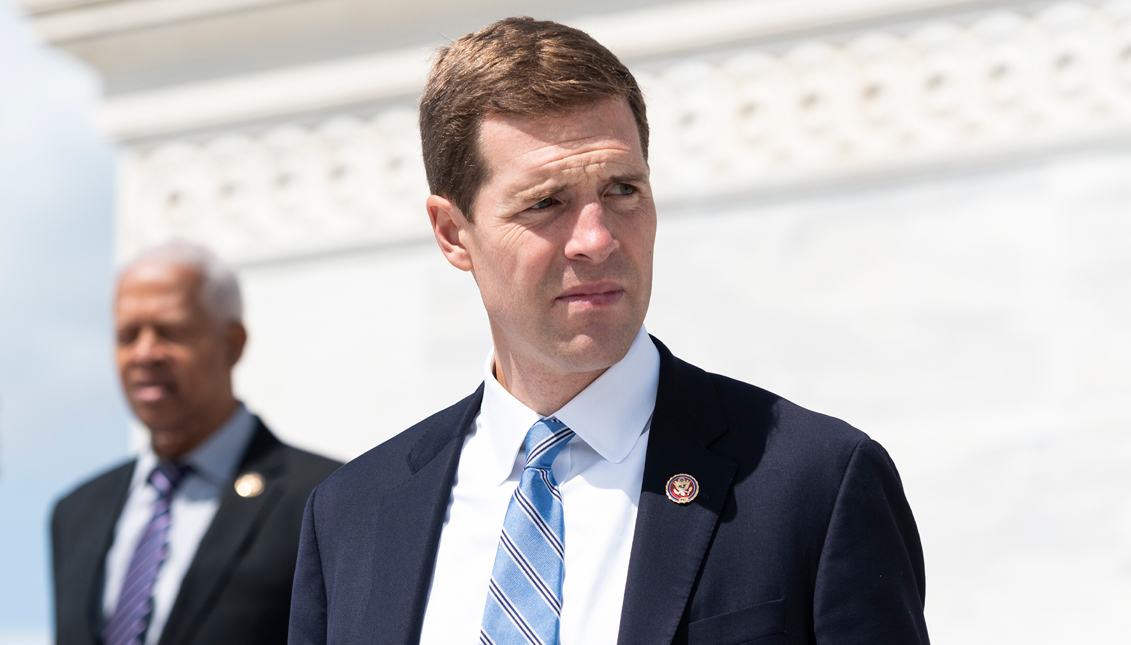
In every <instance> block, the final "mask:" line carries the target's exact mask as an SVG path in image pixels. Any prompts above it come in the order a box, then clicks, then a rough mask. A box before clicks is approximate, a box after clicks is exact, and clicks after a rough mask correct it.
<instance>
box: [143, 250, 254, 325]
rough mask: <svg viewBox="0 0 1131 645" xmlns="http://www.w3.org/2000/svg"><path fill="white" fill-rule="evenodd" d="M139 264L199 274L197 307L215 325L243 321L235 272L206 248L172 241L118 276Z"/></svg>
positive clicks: (149, 252) (241, 302)
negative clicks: (178, 267)
mask: <svg viewBox="0 0 1131 645" xmlns="http://www.w3.org/2000/svg"><path fill="white" fill-rule="evenodd" d="M142 264H178V265H183V266H189V267H192V268H194V269H197V270H198V271H200V275H201V277H202V280H201V284H200V294H199V295H200V304H201V305H203V306H204V308H205V309H207V310H208V313H210V314H212V318H213V320H214V321H215V322H216V323H217V324H222V323H229V322H242V321H243V297H242V296H240V283H239V280H237V279H236V272H235V271H233V270H232V267H230V266H228V264H227V263H226V262H224V261H223V260H221V259H220V258H219V257H217V256H216V254H215V253H213V252H212V251H211V250H209V249H208V248H207V247H205V246H202V245H200V244H193V243H192V242H185V241H183V240H173V241H171V242H166V243H164V244H159V245H157V246H153V247H150V248H148V249H146V250H144V251H142V252H141V253H139V254H138V256H137V257H135V258H134V259H133V261H132V262H130V263H129V264H127V265H126V266H125V267H124V268H123V269H122V273H125V272H126V271H128V270H130V269H131V268H133V267H136V266H140V265H142Z"/></svg>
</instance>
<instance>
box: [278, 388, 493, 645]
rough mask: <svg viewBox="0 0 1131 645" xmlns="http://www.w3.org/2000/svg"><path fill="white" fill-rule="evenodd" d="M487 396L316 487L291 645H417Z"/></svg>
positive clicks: (439, 416) (306, 519)
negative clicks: (466, 447) (461, 469)
mask: <svg viewBox="0 0 1131 645" xmlns="http://www.w3.org/2000/svg"><path fill="white" fill-rule="evenodd" d="M482 395H483V388H482V387H480V388H479V389H478V390H477V391H476V392H475V393H474V394H472V395H471V396H469V397H467V398H465V399H463V400H462V401H460V402H459V403H456V404H455V405H453V406H451V407H449V408H447V409H445V410H442V411H441V412H438V413H436V414H434V415H432V416H430V417H428V418H427V419H425V420H424V421H421V422H420V423H418V424H416V425H414V426H412V427H411V428H409V429H407V430H405V431H404V432H401V433H400V434H398V435H396V436H395V437H393V438H392V439H389V440H388V441H386V442H384V443H382V444H381V445H379V446H377V447H376V448H374V449H372V450H370V451H369V452H367V453H365V454H363V455H361V456H360V457H358V458H357V459H354V460H353V461H351V462H350V463H348V464H346V465H345V466H343V467H342V468H340V469H339V470H338V471H337V472H336V473H334V474H333V475H331V476H330V478H329V479H327V480H326V481H325V482H324V483H322V485H320V486H318V487H317V488H315V489H314V492H313V493H311V495H310V500H309V501H308V502H307V507H306V514H305V515H304V516H303V527H302V541H301V543H300V545H299V556H298V567H297V569H296V572H295V585H294V601H293V603H292V605H291V626H290V640H289V642H291V643H302V644H308V643H326V642H330V641H332V642H343V643H354V642H381V643H406V644H407V643H413V642H418V641H419V640H420V625H421V620H422V618H423V613H424V605H425V603H426V601H427V598H428V588H429V585H430V583H431V572H432V569H433V567H434V565H435V556H436V545H437V543H438V542H439V538H440V530H441V527H442V526H443V520H444V515H445V513H446V511H447V502H448V499H449V497H450V495H451V488H452V481H453V478H454V476H455V470H456V464H458V462H459V455H460V451H461V449H462V448H463V437H464V436H466V434H467V432H468V431H469V430H470V429H471V427H472V425H473V422H474V420H475V415H476V414H477V413H478V411H479V406H480V402H481V401H482ZM359 536H364V539H358V538H359Z"/></svg>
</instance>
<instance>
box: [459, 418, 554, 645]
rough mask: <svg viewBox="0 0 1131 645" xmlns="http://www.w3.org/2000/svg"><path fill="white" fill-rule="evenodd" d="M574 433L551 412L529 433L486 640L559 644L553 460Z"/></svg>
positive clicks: (506, 523) (504, 644) (488, 643)
mask: <svg viewBox="0 0 1131 645" xmlns="http://www.w3.org/2000/svg"><path fill="white" fill-rule="evenodd" d="M571 438H573V430H570V429H569V428H567V427H566V426H565V424H564V423H562V422H561V421H558V420H557V419H555V418H553V417H551V418H549V419H542V420H541V421H539V422H538V423H535V424H534V425H533V426H532V427H531V428H530V431H529V432H527V433H526V467H525V468H523V469H522V478H521V480H519V484H518V488H517V489H515V491H514V495H513V496H512V497H511V501H510V505H509V506H508V507H507V516H506V519H505V520H503V534H502V536H501V537H500V538H499V549H498V551H496V552H495V568H494V569H493V570H492V571H491V586H490V590H489V592H488V594H487V606H486V608H484V610H483V629H482V630H481V631H480V632H479V642H480V643H481V644H482V645H558V634H559V629H560V621H561V613H562V579H563V578H564V577H565V562H564V560H563V558H564V556H565V521H564V519H563V514H562V496H561V493H559V492H558V483H557V482H556V481H554V473H553V472H552V471H551V470H550V465H551V464H553V463H554V457H556V456H558V453H559V452H561V450H562V448H564V447H565V445H566V444H567V443H569V440H570V439H571Z"/></svg>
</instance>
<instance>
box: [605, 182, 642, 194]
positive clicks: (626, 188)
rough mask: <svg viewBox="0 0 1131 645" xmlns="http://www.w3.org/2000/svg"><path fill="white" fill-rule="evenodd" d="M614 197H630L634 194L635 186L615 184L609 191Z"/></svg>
mask: <svg viewBox="0 0 1131 645" xmlns="http://www.w3.org/2000/svg"><path fill="white" fill-rule="evenodd" d="M611 192H612V193H613V194H614V195H631V194H633V193H635V192H636V186H633V185H631V184H616V185H615V186H613V189H612V191H611Z"/></svg>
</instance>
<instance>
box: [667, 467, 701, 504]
mask: <svg viewBox="0 0 1131 645" xmlns="http://www.w3.org/2000/svg"><path fill="white" fill-rule="evenodd" d="M667 492H668V499H670V500H671V501H673V502H675V503H676V504H688V503H690V502H691V500H693V499H695V496H696V495H698V494H699V482H697V481H695V478H694V477H692V476H691V475H684V474H679V475H674V476H673V477H672V478H671V479H669V480H668V487H667Z"/></svg>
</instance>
